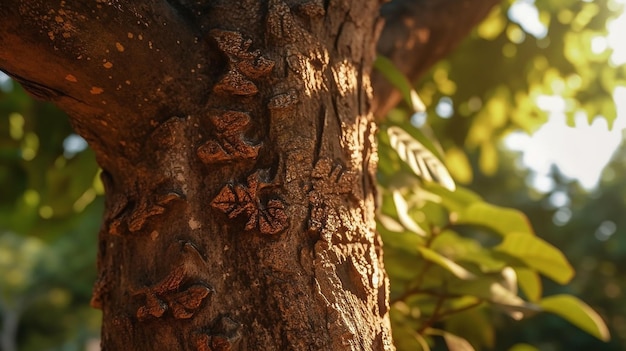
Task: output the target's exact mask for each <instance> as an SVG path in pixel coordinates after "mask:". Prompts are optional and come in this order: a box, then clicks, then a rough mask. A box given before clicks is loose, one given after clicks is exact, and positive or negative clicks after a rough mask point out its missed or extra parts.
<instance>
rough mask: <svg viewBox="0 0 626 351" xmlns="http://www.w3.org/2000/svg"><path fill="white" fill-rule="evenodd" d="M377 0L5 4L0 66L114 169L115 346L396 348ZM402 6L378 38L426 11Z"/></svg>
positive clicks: (106, 329) (109, 287) (108, 241)
mask: <svg viewBox="0 0 626 351" xmlns="http://www.w3.org/2000/svg"><path fill="white" fill-rule="evenodd" d="M400 2H402V1H400ZM426 3H428V2H426V1H416V2H415V4H418V5H419V6H422V5H424V4H426ZM433 3H439V2H436V1H435V2H433ZM442 3H449V4H452V3H453V1H442ZM485 3H486V1H485ZM378 5H379V4H378V3H377V1H375V0H361V1H349V0H328V1H322V0H284V1H283V0H267V1H258V0H241V1H230V0H215V1H204V2H197V1H186V0H178V1H173V0H170V1H165V0H146V1H142V2H132V1H106V0H97V1H95V2H72V3H70V2H67V1H58V2H52V1H47V0H30V1H26V0H3V1H2V2H1V3H0V48H2V49H0V68H1V69H2V70H4V71H6V72H7V73H9V74H10V75H11V76H13V77H14V78H16V79H18V80H19V81H20V82H21V83H22V84H23V85H24V86H25V87H26V89H27V90H29V91H30V92H31V93H33V94H34V95H36V96H38V97H40V98H43V99H46V100H50V101H53V102H55V103H56V104H58V105H59V106H60V107H62V108H63V109H65V110H66V111H67V112H68V113H69V114H70V117H71V120H72V123H73V125H74V126H75V128H76V130H77V131H78V132H79V133H80V134H81V135H82V136H83V137H85V138H86V139H87V140H88V142H89V144H90V146H91V147H92V148H93V149H94V150H95V152H96V155H97V159H98V162H99V164H100V165H101V166H102V168H103V176H102V178H103V182H104V184H105V187H106V213H105V216H104V223H103V225H102V230H101V232H100V234H99V242H100V244H99V245H100V246H99V260H98V270H99V280H98V282H96V284H95V287H94V297H93V301H92V303H93V305H94V306H96V307H99V308H102V309H103V329H102V346H103V349H104V350H201V351H204V350H214V351H216V350H236V349H239V350H391V349H393V346H392V345H391V337H390V331H389V318H388V313H387V308H388V303H387V297H388V292H387V279H386V276H385V273H384V269H383V264H382V256H381V245H380V241H379V238H378V237H377V236H376V235H375V231H374V226H375V223H374V192H375V187H374V169H375V166H376V148H375V140H374V133H375V129H376V128H375V125H374V123H373V117H372V113H371V111H372V101H373V100H372V99H373V97H372V88H371V84H370V71H371V67H372V61H373V58H374V57H375V52H374V51H375V50H374V49H375V48H374V45H375V44H374V43H376V39H377V32H378V28H379V27H380V26H379V24H380V23H381V22H380V21H379V20H378V16H377V14H378ZM419 6H418V8H419ZM424 6H426V5H424ZM425 8H426V9H429V10H432V9H433V8H437V9H445V7H441V8H439V7H436V6H435V7H433V8H429V7H428V6H426V7H425ZM477 8H478V7H477ZM481 8H482V7H481ZM407 13H408V12H407ZM411 13H413V14H419V16H418V17H416V18H414V19H413V20H409V19H405V20H404V21H403V22H398V23H395V22H390V23H391V25H390V26H388V27H387V28H388V29H387V30H386V33H387V34H385V36H386V37H385V40H386V41H387V40H389V38H390V37H389V36H393V35H400V34H401V32H400V31H399V30H398V29H397V28H399V27H397V25H400V27H402V26H405V25H406V26H405V27H408V28H410V29H411V28H422V27H420V26H408V24H410V23H413V22H411V21H418V22H419V21H429V20H430V19H429V17H428V16H427V15H426V14H422V13H420V12H419V11H418V12H411ZM420 16H423V17H420ZM428 23H430V24H431V25H433V26H435V23H431V22H428ZM468 23H469V22H468ZM444 27H445V26H444ZM394 28H395V29H394ZM444 29H445V28H443V27H441V30H444ZM460 32H462V31H455V32H454V33H460ZM389 33H391V34H389ZM432 33H433V36H432V38H436V37H437V36H435V35H434V33H436V31H435V30H433V32H432ZM406 35H407V37H404V39H402V40H410V39H412V38H413V39H415V35H418V37H419V36H420V35H421V34H419V33H418V34H415V33H407V34H406ZM441 38H442V39H440V40H446V43H445V44H441V43H439V44H438V45H441V46H443V47H451V46H452V44H453V43H454V42H456V41H458V40H457V39H456V38H449V37H447V36H441ZM448 39H449V40H448ZM390 43H391V42H390ZM393 43H395V44H394V45H393V47H391V48H390V50H391V51H390V52H387V51H385V50H383V53H384V54H386V55H387V56H390V57H391V58H392V59H395V60H396V61H397V62H402V60H400V58H401V57H402V52H404V53H405V54H407V53H413V54H416V56H415V58H416V59H418V60H417V61H418V62H419V63H407V62H405V64H400V67H401V68H402V69H404V70H406V71H407V72H408V73H412V74H417V73H416V72H418V73H419V72H423V70H424V69H425V68H424V67H426V66H428V65H429V64H431V63H432V62H433V60H434V59H435V58H436V57H437V56H438V55H440V54H442V53H443V52H445V51H446V50H443V49H441V50H439V49H438V50H435V53H433V52H418V53H416V52H415V51H410V49H415V48H418V49H419V50H434V49H432V47H430V46H427V45H425V44H424V43H422V44H424V45H421V46H420V45H414V46H413V47H411V46H406V45H400V44H399V42H396V41H393ZM435 44H436V43H433V44H432V45H435ZM380 47H382V48H383V49H385V47H384V46H380ZM437 47H439V46H437ZM395 50H399V51H397V52H398V54H395V53H394V52H396V51H395ZM403 50H404V51H403ZM416 50H417V49H416ZM398 55H399V56H398ZM428 57H431V58H428ZM380 86H381V87H383V86H384V83H381V85H380ZM379 91H380V92H381V94H383V95H384V94H387V93H388V92H389V91H390V90H389V88H388V87H386V88H385V87H383V88H380V90H379ZM379 101H382V100H379ZM379 106H382V105H380V104H379ZM383 110H384V109H383V108H381V107H379V108H378V111H383Z"/></svg>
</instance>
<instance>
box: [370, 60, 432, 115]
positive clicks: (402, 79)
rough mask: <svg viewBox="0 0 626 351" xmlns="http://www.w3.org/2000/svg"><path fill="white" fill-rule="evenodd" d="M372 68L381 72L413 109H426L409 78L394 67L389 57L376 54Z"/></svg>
mask: <svg viewBox="0 0 626 351" xmlns="http://www.w3.org/2000/svg"><path fill="white" fill-rule="evenodd" d="M374 68H376V69H377V70H378V71H379V72H380V73H382V74H383V76H385V78H387V80H389V82H390V83H391V84H392V85H393V86H394V87H395V88H396V89H398V90H399V91H400V94H402V97H403V98H404V101H405V102H406V103H407V104H408V105H409V106H411V108H412V109H413V111H415V112H424V111H426V106H424V103H423V102H422V100H420V98H419V96H418V95H417V93H416V92H415V90H414V89H413V86H412V85H411V83H410V82H409V80H408V79H407V78H406V76H405V75H404V74H402V72H400V70H398V68H396V66H395V65H394V63H393V62H392V61H391V60H390V59H388V58H386V57H384V56H382V55H378V57H377V58H376V61H375V62H374Z"/></svg>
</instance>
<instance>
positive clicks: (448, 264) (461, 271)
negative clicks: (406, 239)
mask: <svg viewBox="0 0 626 351" xmlns="http://www.w3.org/2000/svg"><path fill="white" fill-rule="evenodd" d="M418 250H419V252H420V253H421V254H422V256H423V257H424V259H426V260H428V261H430V262H433V263H435V264H437V265H439V266H441V267H443V268H444V269H446V270H447V271H449V272H450V273H452V274H454V275H455V276H456V277H457V278H459V279H464V280H467V279H474V278H475V277H476V276H475V275H474V274H473V273H472V272H470V271H468V270H467V269H465V268H463V267H461V266H460V265H458V264H457V263H455V262H454V261H452V260H450V259H449V258H446V257H444V256H442V255H440V254H438V253H437V252H435V251H433V250H431V249H429V248H426V247H419V248H418Z"/></svg>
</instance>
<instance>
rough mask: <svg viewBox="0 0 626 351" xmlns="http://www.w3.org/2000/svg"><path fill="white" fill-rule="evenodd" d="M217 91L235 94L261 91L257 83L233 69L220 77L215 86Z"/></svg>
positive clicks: (250, 93) (214, 88) (243, 94)
mask: <svg viewBox="0 0 626 351" xmlns="http://www.w3.org/2000/svg"><path fill="white" fill-rule="evenodd" d="M213 91H214V92H216V93H218V94H219V93H224V94H233V95H241V96H249V95H254V94H256V93H258V92H259V89H258V88H257V87H256V85H255V84H254V83H253V82H252V81H250V80H248V79H246V78H245V77H244V76H243V75H242V74H241V73H239V72H237V71H235V70H231V71H229V72H228V73H226V75H225V76H223V77H222V79H220V81H219V82H217V84H215V86H214V87H213Z"/></svg>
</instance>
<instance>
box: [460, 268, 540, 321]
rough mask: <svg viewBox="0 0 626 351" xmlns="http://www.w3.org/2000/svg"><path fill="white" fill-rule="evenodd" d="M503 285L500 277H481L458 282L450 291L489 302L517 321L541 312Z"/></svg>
mask: <svg viewBox="0 0 626 351" xmlns="http://www.w3.org/2000/svg"><path fill="white" fill-rule="evenodd" d="M502 283H503V279H502V278H501V277H499V276H493V275H490V276H481V277H478V278H476V279H474V280H465V281H458V282H456V283H455V284H454V285H451V286H450V287H449V288H448V290H449V292H451V293H455V294H464V295H471V296H476V297H478V298H481V299H483V300H486V301H489V302H491V303H492V304H493V305H494V306H495V307H498V308H499V309H501V310H503V311H504V312H506V313H507V314H508V315H509V316H511V318H513V319H516V320H519V319H522V318H523V317H524V316H525V315H526V314H533V313H536V312H537V311H539V309H538V308H537V306H535V305H533V304H530V303H528V302H526V301H524V300H523V299H521V298H520V297H519V296H517V292H516V291H512V290H511V289H509V287H507V286H505V285H503V284H502Z"/></svg>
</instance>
